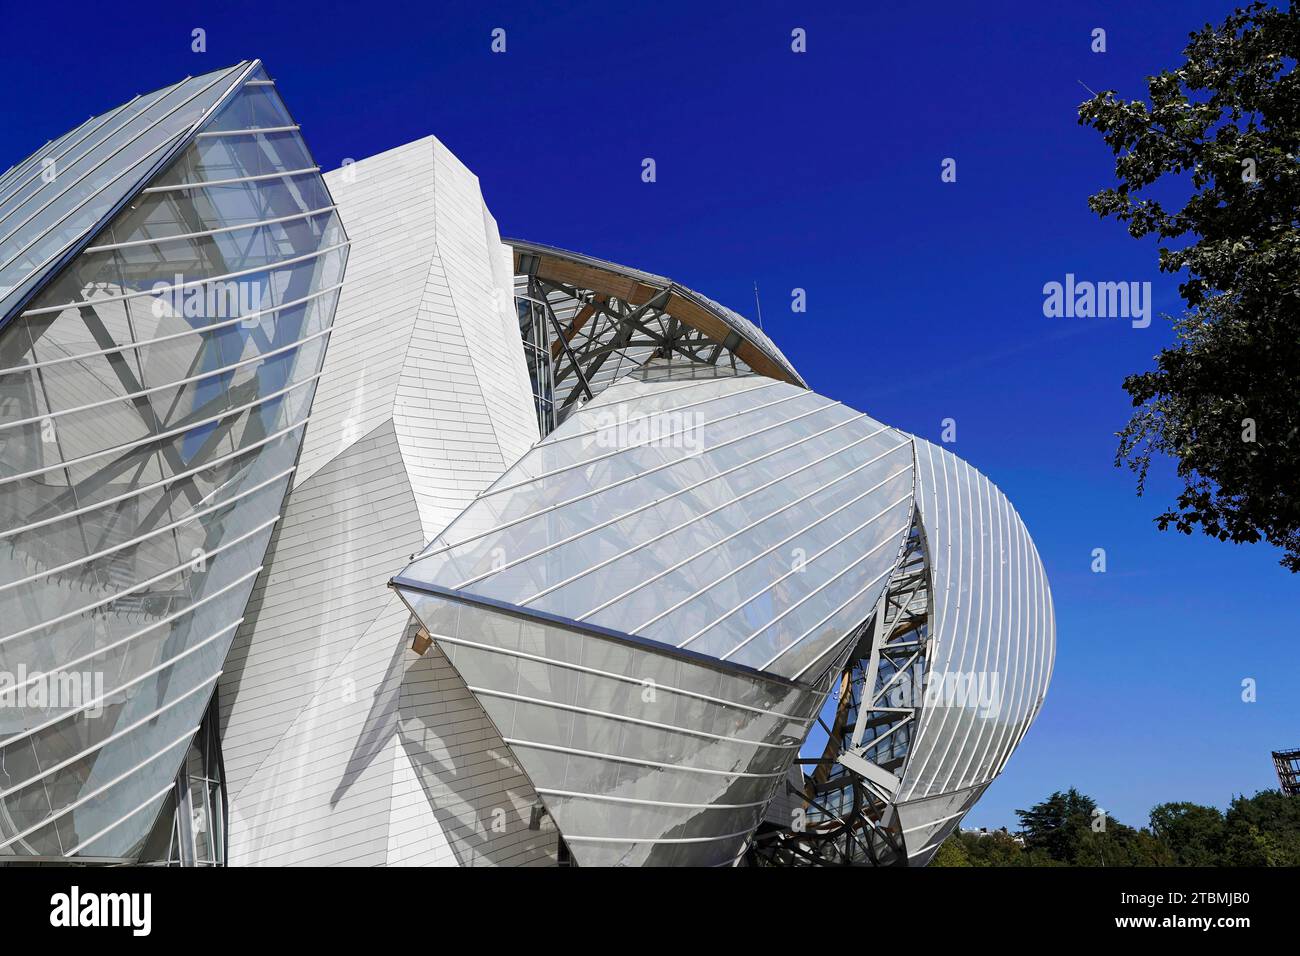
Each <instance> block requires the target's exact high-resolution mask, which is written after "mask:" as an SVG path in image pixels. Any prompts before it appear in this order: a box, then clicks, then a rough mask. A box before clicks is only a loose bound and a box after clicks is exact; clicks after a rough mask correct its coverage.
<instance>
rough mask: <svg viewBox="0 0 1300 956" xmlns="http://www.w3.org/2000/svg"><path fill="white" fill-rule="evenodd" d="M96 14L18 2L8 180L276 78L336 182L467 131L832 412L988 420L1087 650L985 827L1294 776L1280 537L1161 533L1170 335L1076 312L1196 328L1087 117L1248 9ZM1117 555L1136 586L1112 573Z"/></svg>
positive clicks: (978, 450) (968, 437)
mask: <svg viewBox="0 0 1300 956" xmlns="http://www.w3.org/2000/svg"><path fill="white" fill-rule="evenodd" d="M78 6H79V4H78V3H76V2H72V3H69V2H63V3H58V4H6V9H5V11H4V22H5V27H6V34H7V36H9V37H10V38H18V39H19V41H20V42H16V43H10V44H7V45H6V56H5V60H4V62H3V64H2V65H0V74H2V75H3V80H4V82H3V83H0V115H2V116H3V117H4V118H5V122H4V123H3V124H0V169H3V168H6V167H8V166H9V165H10V164H11V163H13V162H15V161H17V160H19V159H21V158H22V157H24V156H26V155H27V154H28V153H30V152H31V151H32V150H33V149H35V148H36V147H38V146H39V145H40V144H41V143H43V142H45V141H46V140H47V139H49V138H52V137H54V136H57V135H59V134H61V133H62V132H64V131H65V130H66V129H68V128H70V127H71V126H73V125H75V124H76V123H78V122H80V121H81V120H84V119H85V118H86V117H87V116H88V115H90V114H92V113H99V112H102V111H104V110H106V109H108V108H110V107H113V106H116V105H117V104H119V103H121V102H123V101H124V100H126V99H128V98H129V97H130V96H132V95H134V94H136V93H141V92H145V91H147V90H150V89H154V88H156V87H159V86H162V85H165V84H168V83H171V82H173V81H175V80H177V79H179V78H180V77H182V76H184V75H186V74H191V73H193V74H197V73H201V72H204V71H207V70H211V69H215V68H217V67H220V66H226V65H230V64H232V63H234V62H236V61H238V60H240V59H243V58H247V57H261V58H262V59H263V60H264V61H265V62H266V64H267V67H268V69H269V70H270V72H271V74H272V75H273V76H274V77H276V79H277V80H278V82H279V86H280V90H281V92H282V94H283V95H284V97H285V99H286V101H287V102H288V104H289V107H290V109H291V110H292V111H293V112H294V114H295V116H296V118H297V119H298V121H299V122H300V123H301V124H302V126H303V130H304V133H305V135H306V136H307V139H308V142H309V144H310V145H311V147H312V149H313V150H314V152H315V155H316V158H317V160H318V161H319V162H320V163H321V165H322V166H324V167H326V168H333V167H335V166H337V165H338V164H339V163H340V162H341V161H342V160H343V159H344V158H346V157H351V158H355V159H359V158H362V157H365V156H369V155H371V154H373V153H377V152H380V151H382V150H384V149H387V148H389V147H393V146H397V145H400V144H402V143H405V142H408V141H410V140H412V139H415V138H418V137H421V136H425V135H427V134H429V133H434V134H436V135H437V136H438V137H439V138H440V139H441V140H442V141H443V142H444V143H446V144H447V146H448V147H449V148H451V149H452V150H453V151H454V152H455V153H456V154H457V155H458V156H459V157H460V158H461V160H463V161H464V162H465V163H466V164H467V165H468V166H469V167H470V168H471V169H473V170H474V171H476V172H477V173H478V175H479V178H480V180H481V181H482V184H483V192H484V194H485V196H486V197H487V201H488V203H489V205H490V206H491V208H492V209H493V211H494V213H495V214H496V216H497V219H498V221H499V222H500V225H501V229H502V232H503V234H505V235H508V236H518V237H523V238H528V239H534V240H538V241H542V242H548V243H553V244H555V245H559V246H564V247H568V248H572V249H577V250H581V251H583V252H587V253H590V254H593V255H596V256H600V257H604V258H608V259H613V260H615V261H621V262H625V263H628V264H630V265H636V266H639V267H641V268H644V269H647V270H650V271H654V272H659V273H662V274H666V275H670V276H672V277H674V278H675V279H677V280H679V281H681V282H684V283H686V284H688V285H690V286H693V287H694V288H697V289H699V290H701V291H703V292H705V293H707V294H708V295H710V296H713V297H714V298H716V299H719V300H721V301H722V302H725V303H727V304H729V305H731V306H733V307H734V308H736V309H738V310H740V311H742V312H745V313H747V314H750V315H751V316H752V314H753V309H752V305H753V291H752V284H753V282H754V281H755V280H757V281H758V283H759V285H760V288H761V290H762V293H763V302H764V312H763V314H764V320H765V325H766V328H767V331H768V332H769V333H770V334H771V335H772V336H773V337H774V338H775V339H776V340H777V342H778V343H779V344H780V345H781V347H782V348H783V349H784V350H785V352H786V354H787V355H788V356H789V357H790V358H791V360H792V361H793V362H794V363H795V365H796V366H797V367H798V368H799V369H800V370H801V371H802V372H803V374H804V375H805V376H806V378H807V379H808V381H809V382H810V383H811V384H812V386H813V387H814V388H815V389H817V390H818V391H820V392H822V393H825V394H827V395H830V396H833V397H835V398H838V399H841V400H843V401H844V402H846V403H848V404H850V405H853V406H855V407H857V408H859V409H861V410H863V411H865V412H868V413H869V414H871V415H873V416H875V417H877V418H879V419H882V420H884V421H886V422H889V423H891V424H893V425H897V426H898V427H900V428H903V429H906V430H909V431H913V432H915V433H917V434H920V435H922V436H925V437H928V438H931V439H934V440H937V439H938V436H939V430H940V422H941V420H942V419H944V418H946V417H951V418H954V419H956V421H957V429H958V433H957V437H958V441H957V443H956V445H955V446H952V447H953V450H954V451H956V452H957V453H958V454H959V455H962V456H963V457H965V458H967V459H968V460H970V462H971V463H972V464H974V465H975V466H977V467H978V468H980V469H981V470H983V471H984V472H986V473H987V474H988V475H989V476H990V477H991V478H992V479H993V480H994V481H995V482H997V484H998V485H999V486H1001V488H1002V489H1003V490H1004V491H1005V492H1006V493H1007V495H1008V496H1009V497H1010V498H1011V500H1012V501H1013V502H1014V503H1015V504H1016V506H1017V508H1018V509H1019V510H1020V513H1021V515H1022V516H1023V517H1024V519H1025V521H1026V523H1027V524H1028V526H1029V529H1030V532H1031V534H1032V535H1033V536H1034V539H1035V541H1036V542H1037V544H1038V547H1039V550H1040V551H1041V553H1042V556H1043V560H1044V562H1045V563H1046V566H1047V571H1048V575H1049V577H1050V580H1051V582H1052V589H1053V594H1054V597H1055V601H1056V612H1057V623H1058V628H1059V635H1058V640H1059V650H1058V655H1057V660H1056V672H1055V676H1054V677H1053V681H1052V686H1051V689H1050V691H1049V694H1048V698H1047V704H1046V707H1045V709H1044V712H1043V714H1042V716H1041V717H1040V719H1039V721H1038V723H1037V724H1036V725H1035V726H1034V728H1033V729H1032V730H1031V731H1030V733H1029V736H1028V737H1027V738H1026V741H1025V743H1024V745H1023V746H1022V747H1021V748H1020V750H1019V751H1018V752H1017V753H1016V755H1015V756H1014V757H1013V758H1012V760H1011V763H1010V765H1009V767H1008V769H1007V772H1006V774H1005V775H1004V776H1003V777H1002V778H1001V779H1000V780H998V781H997V782H996V783H995V784H994V785H993V786H992V788H991V789H990V790H989V792H988V793H987V794H986V795H985V797H984V799H983V800H982V801H981V803H980V804H979V805H978V806H977V808H976V809H975V810H974V812H973V813H972V814H971V815H970V816H969V817H968V822H969V823H970V824H973V825H977V826H978V825H987V826H997V825H1002V824H1008V825H1013V824H1014V822H1015V817H1014V814H1013V812H1012V811H1013V810H1014V809H1015V808H1017V807H1025V806H1028V805H1029V804H1030V803H1032V802H1034V801H1036V800H1039V799H1041V798H1042V797H1044V796H1045V795H1046V794H1048V793H1049V792H1051V791H1052V790H1054V789H1064V788H1066V787H1069V786H1071V785H1073V786H1077V787H1079V788H1080V789H1082V790H1085V791H1086V792H1088V793H1089V794H1091V795H1092V796H1094V797H1095V798H1096V799H1097V800H1098V801H1099V803H1100V804H1101V805H1102V806H1104V807H1106V808H1107V809H1108V810H1110V811H1111V812H1112V813H1114V814H1116V815H1117V816H1118V817H1119V818H1120V819H1122V820H1124V821H1125V822H1129V823H1134V824H1143V823H1145V822H1146V816H1147V812H1148V810H1149V808H1150V807H1151V806H1152V805H1153V804H1155V803H1159V802H1162V801H1166V800H1194V801H1199V802H1202V803H1212V804H1218V805H1224V804H1226V802H1227V801H1228V800H1229V799H1230V797H1231V796H1232V795H1233V794H1234V793H1240V792H1246V793H1253V792H1254V791H1255V790H1257V789H1260V788H1263V787H1269V786H1275V785H1276V780H1275V778H1274V776H1273V771H1272V766H1271V762H1270V760H1269V753H1268V752H1269V750H1270V749H1274V748H1282V747H1296V746H1300V648H1297V644H1296V634H1297V620H1298V618H1300V613H1298V612H1297V609H1296V604H1295V597H1296V593H1297V589H1298V588H1300V577H1296V576H1293V575H1290V574H1288V573H1287V572H1285V571H1284V570H1283V569H1282V568H1281V567H1279V566H1278V564H1277V554H1276V553H1275V552H1274V551H1272V550H1271V549H1269V548H1267V547H1264V546H1253V547H1246V546H1243V547H1234V546H1232V545H1225V544H1219V543H1216V542H1212V541H1209V540H1208V539H1204V538H1202V537H1194V538H1187V537H1183V536H1176V535H1174V534H1172V533H1165V534H1161V533H1160V532H1158V531H1157V530H1156V529H1155V527H1154V525H1153V524H1152V522H1151V518H1152V516H1153V515H1154V514H1156V513H1157V512H1158V511H1159V510H1161V508H1162V506H1163V505H1165V504H1166V503H1167V502H1168V501H1169V500H1170V499H1171V498H1172V494H1173V490H1174V488H1175V486H1174V485H1173V484H1172V483H1171V481H1170V480H1169V472H1168V469H1165V470H1164V471H1163V472H1162V473H1161V475H1159V476H1157V478H1156V480H1154V481H1153V483H1152V488H1151V489H1150V492H1149V495H1148V497H1147V498H1146V499H1145V500H1139V499H1137V498H1136V497H1135V496H1134V491H1133V483H1132V480H1131V477H1130V476H1129V474H1128V473H1127V472H1124V471H1120V470H1117V469H1115V468H1114V467H1113V466H1112V464H1111V461H1112V458H1113V455H1114V450H1115V439H1114V437H1113V433H1114V432H1115V431H1116V429H1118V428H1119V427H1121V426H1122V425H1123V423H1124V422H1125V420H1126V419H1127V412H1128V403H1127V399H1126V396H1125V394H1124V393H1123V391H1122V390H1121V388H1120V382H1121V380H1122V379H1123V377H1124V375H1125V374H1126V373H1129V372H1133V371H1137V370H1140V369H1143V368H1145V367H1147V365H1148V363H1149V361H1150V359H1151V356H1152V355H1153V354H1154V353H1155V351H1156V350H1157V349H1158V348H1159V347H1160V345H1161V344H1162V343H1164V342H1165V341H1166V340H1167V339H1168V338H1169V335H1170V334H1169V331H1168V326H1167V324H1165V323H1163V322H1161V320H1160V319H1159V318H1157V319H1156V320H1155V321H1154V322H1153V323H1152V326H1151V327H1150V328H1148V329H1145V330H1137V329H1133V328H1131V327H1130V326H1129V324H1128V323H1127V322H1122V321H1113V320H1112V321H1106V320H1099V319H1060V318H1058V319H1048V318H1045V317H1044V316H1043V314H1042V301H1043V296H1042V287H1043V284H1044V283H1045V282H1048V281H1052V280H1057V281H1060V280H1062V279H1063V277H1064V275H1065V273H1067V272H1073V273H1075V274H1076V275H1077V276H1079V277H1080V278H1089V279H1094V280H1130V281H1143V280H1150V281H1152V282H1153V283H1154V284H1155V290H1156V308H1157V310H1159V309H1165V310H1167V311H1175V310H1176V309H1177V306H1178V301H1177V297H1176V289H1175V282H1174V281H1173V280H1172V279H1171V278H1170V277H1166V276H1161V275H1159V274H1158V273H1157V271H1156V268H1155V253H1154V250H1153V248H1152V247H1150V246H1147V245H1143V244H1139V243H1137V242H1135V241H1133V240H1131V239H1129V238H1128V236H1127V234H1126V233H1125V232H1124V231H1123V229H1122V227H1120V226H1119V225H1117V224H1115V223H1113V222H1101V221H1098V220H1097V219H1095V217H1094V216H1093V215H1092V214H1091V213H1090V212H1089V211H1088V209H1087V206H1086V197H1087V196H1088V194H1089V193H1091V192H1094V191H1096V190H1097V189H1098V188H1099V187H1101V186H1103V185H1105V184H1107V183H1108V182H1109V181H1110V179H1111V176H1112V173H1111V161H1110V158H1109V154H1108V152H1107V151H1106V150H1105V148H1104V147H1103V145H1102V143H1101V141H1100V139H1099V137H1098V136H1097V135H1096V134H1095V133H1093V132H1092V131H1089V130H1085V129H1083V128H1081V127H1079V126H1078V125H1077V123H1076V120H1075V107H1076V106H1077V104H1078V103H1079V102H1080V101H1081V100H1083V99H1084V98H1086V96H1087V94H1086V93H1085V91H1084V89H1083V87H1082V86H1081V85H1080V83H1084V84H1087V85H1088V86H1089V87H1091V88H1093V89H1096V90H1100V89H1105V88H1115V89H1118V90H1120V91H1121V92H1122V93H1124V94H1127V95H1130V96H1138V95H1142V94H1143V93H1144V92H1145V86H1144V84H1143V78H1144V77H1145V76H1146V75H1147V74H1148V73H1151V72H1154V71H1156V70H1158V69H1160V68H1162V67H1164V66H1171V65H1174V64H1175V63H1176V62H1177V58H1178V54H1179V51H1180V50H1181V48H1182V46H1183V42H1184V40H1185V38H1186V34H1187V33H1188V31H1189V30H1191V29H1193V28H1195V27H1197V26H1199V25H1200V24H1202V23H1204V22H1206V21H1207V20H1214V21H1216V22H1217V21H1218V20H1220V19H1222V16H1223V15H1224V14H1225V13H1226V12H1227V10H1228V9H1229V5H1228V4H1227V3H1225V2H1211V3H1205V2H1199V0H1198V2H1190V0H1182V2H1166V3H1140V4H1139V3H1105V4H1101V3H1082V2H1075V3H1069V4H1060V3H1041V4H1000V3H979V4H974V3H946V2H934V3H928V4H925V5H922V6H916V5H908V4H898V5H887V4H877V3H872V4H857V5H853V6H855V7H858V8H861V10H862V12H860V13H842V14H829V13H816V14H809V13H807V12H805V10H804V9H803V8H802V6H803V5H794V4H790V5H774V4H763V3H752V4H746V5H744V6H745V7H746V8H747V9H745V10H743V11H741V10H739V9H726V8H725V7H724V6H722V5H718V6H717V7H715V6H713V5H710V4H706V3H700V2H692V3H689V4H678V3H672V2H659V3H652V4H635V5H632V4H623V3H619V4H612V3H606V4H589V3H563V4H503V3H489V2H483V0H477V2H472V3H456V4H442V3H438V2H436V0H434V2H423V3H410V4H388V3H382V2H373V3H358V2H356V0H349V2H346V3H332V2H307V3H281V4H268V3H266V2H257V3H250V2H222V3H220V4H216V3H213V4H197V5H191V4H180V3H174V4H173V3H167V4H147V3H146V4H140V5H138V12H134V13H133V12H131V11H132V7H133V5H132V4H130V3H120V4H116V3H115V4H112V5H111V10H110V6H105V5H103V4H99V3H97V4H94V5H89V4H87V5H85V9H84V10H78ZM728 6H735V7H739V6H740V5H728ZM808 6H816V7H819V8H820V7H825V6H828V5H825V4H816V5H808ZM845 6H849V5H847V4H846V5H845ZM894 6H897V7H899V8H904V9H894V8H893V7H894ZM110 14H111V15H110ZM194 27H202V28H204V29H205V30H206V31H207V42H208V51H207V53H206V54H201V55H200V54H194V53H192V52H190V31H191V30H192V29H193V28H194ZM494 27H502V28H504V29H505V30H506V31H507V52H506V53H505V54H504V55H493V54H492V53H491V52H490V51H489V44H490V32H491V30H492V29H493V28H494ZM794 27H804V28H805V29H806V30H807V35H808V52H807V53H806V54H803V55H795V54H793V53H792V52H791V51H790V31H791V30H792V29H793V28H794ZM1095 27H1102V28H1104V29H1105V30H1106V31H1107V46H1108V50H1107V52H1106V53H1104V54H1095V53H1092V52H1091V51H1090V43H1091V38H1090V33H1091V31H1092V29H1093V28H1095ZM645 157H653V158H654V159H655V160H656V163H657V167H658V181H657V182H656V183H653V184H646V183H643V182H642V181H641V178H640V172H641V161H642V159H643V158H645ZM945 157H952V158H955V159H956V160H957V182H956V183H951V184H945V183H942V182H941V181H940V175H939V174H940V163H941V161H942V160H943V159H944V158H945ZM795 287H800V288H804V289H806V290H807V295H808V312H807V313H806V314H803V315H797V314H793V313H792V312H791V311H790V308H789V303H790V290H791V289H792V288H795ZM1098 547H1101V548H1105V549H1106V552H1107V556H1108V565H1109V570H1108V572H1107V573H1106V574H1093V573H1091V572H1090V570H1089V565H1090V561H1091V552H1092V550H1093V549H1094V548H1098ZM1248 677H1249V678H1255V679H1256V680H1257V681H1258V702H1257V703H1253V704H1246V703H1243V702H1242V701H1241V681H1242V680H1243V678H1248Z"/></svg>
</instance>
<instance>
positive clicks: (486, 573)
mask: <svg viewBox="0 0 1300 956" xmlns="http://www.w3.org/2000/svg"><path fill="white" fill-rule="evenodd" d="M912 483H913V465H912V442H911V439H910V437H909V436H907V435H905V434H903V433H901V432H899V431H897V430H895V429H892V428H888V427H886V426H884V425H882V424H880V423H879V422H876V421H874V420H872V419H870V418H868V417H867V416H865V415H862V414H859V413H858V412H855V411H853V410H852V409H850V408H846V407H845V406H844V405H841V404H840V403H839V402H835V401H831V400H830V399H827V398H824V397H822V396H820V395H817V394H815V393H813V392H810V391H808V390H806V389H803V388H800V387H798V386H796V385H791V384H788V383H784V382H777V381H774V380H772V379H769V378H764V377H760V376H755V375H742V376H731V377H720V378H714V379H689V380H686V381H682V380H677V379H674V378H667V379H663V378H660V379H651V380H646V379H644V378H641V377H638V378H627V379H624V380H622V381H620V382H619V383H618V384H615V385H613V386H611V387H610V388H608V389H607V390H606V391H605V392H603V393H601V394H600V395H598V396H597V397H596V399H595V400H594V401H592V402H590V403H589V404H587V405H586V406H584V407H583V408H582V409H580V410H579V411H578V412H576V413H575V414H574V415H572V416H571V417H570V418H569V419H568V420H567V421H565V422H564V424H562V425H561V426H560V427H559V428H557V429H556V430H555V431H554V432H552V433H551V434H550V435H549V436H548V437H547V438H546V439H545V440H543V441H542V442H540V443H539V444H537V445H536V446H534V448H533V449H532V450H531V451H530V452H529V453H528V454H527V455H525V456H524V457H523V458H522V459H521V460H520V461H519V462H518V463H517V464H516V465H514V466H513V467H512V468H511V469H510V470H509V471H507V472H506V473H505V474H504V475H503V476H502V477H501V478H500V479H499V480H498V481H497V482H496V483H495V484H493V485H492V486H491V487H490V488H489V489H488V490H487V491H485V492H484V493H483V494H482V495H480V496H479V498H478V499H477V500H476V501H475V502H474V503H473V504H472V505H471V506H470V507H469V508H468V509H467V510H466V511H465V512H464V513H463V514H462V515H461V516H460V517H459V518H457V520H456V521H454V522H452V524H451V525H449V526H448V528H447V529H446V531H444V532H443V534H442V535H440V536H439V537H438V538H436V539H435V540H434V541H433V542H432V543H431V544H430V545H429V547H428V548H426V549H425V551H424V552H422V554H421V555H420V556H419V557H417V558H416V560H415V561H414V562H413V563H412V564H411V565H410V566H409V567H408V568H407V569H406V571H405V572H403V575H402V577H404V578H407V579H411V580H413V581H416V582H422V583H427V584H432V585H434V586H436V587H439V588H445V589H450V590H454V591H458V592H462V593H466V594H469V595H474V596H477V597H480V598H486V599H489V600H492V601H498V602H504V603H506V604H509V605H513V606H516V607H520V608H525V609H531V610H535V611H538V612H541V613H544V614H549V615H554V616H558V617H560V618H564V619H568V620H571V621H576V622H579V623H582V624H587V625H596V626H598V627H603V628H608V629H611V630H615V631H619V632H622V633H625V634H631V635H635V636H637V637H641V638H645V639H649V640H653V641H656V642H660V643H663V644H666V645H670V646H672V647H677V648H682V649H685V650H688V651H693V652H695V653H699V654H704V655H707V656H709V657H712V658H715V659H718V660H722V661H729V662H732V663H735V664H739V665H744V666H747V667H750V668H756V669H758V670H762V671H765V672H768V673H771V674H775V675H778V676H782V677H787V678H792V679H800V680H805V679H812V678H814V677H816V676H817V675H818V674H819V673H820V670H821V669H824V668H825V667H826V666H828V665H829V664H830V663H831V661H832V659H833V657H834V655H832V654H831V653H830V652H831V651H832V650H834V649H836V648H838V647H840V646H842V644H843V642H844V641H845V639H846V638H847V637H848V636H850V635H851V634H852V632H853V631H854V629H855V628H857V627H858V626H859V625H860V624H861V623H862V622H863V621H864V620H865V619H866V618H867V617H868V616H869V615H870V612H871V609H872V607H873V606H874V603H875V601H876V600H877V598H878V597H879V595H880V592H881V591H882V590H883V588H884V587H885V584H886V581H887V578H888V576H889V572H890V570H891V569H892V568H893V566H894V563H895V561H896V560H897V558H898V555H899V548H900V545H901V543H902V541H903V539H904V538H905V537H906V535H907V532H908V528H909V525H910V521H911V513H912ZM399 585H400V582H399Z"/></svg>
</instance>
